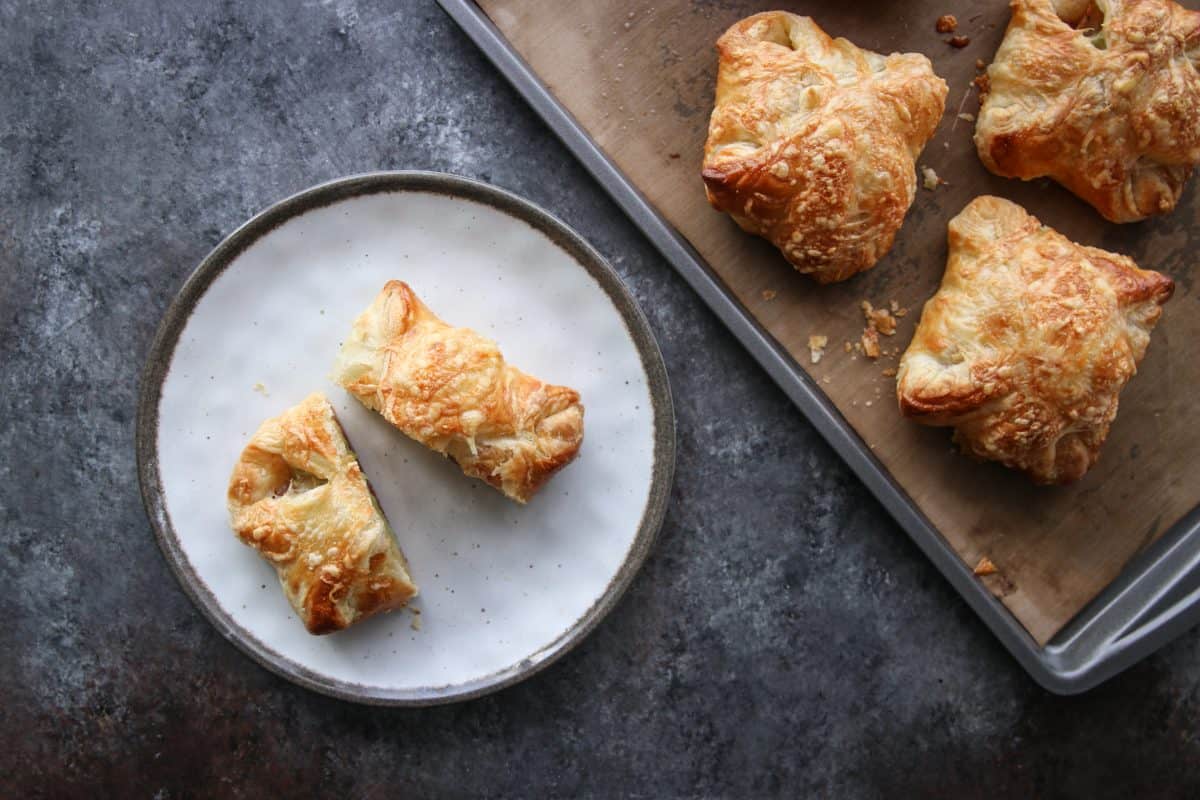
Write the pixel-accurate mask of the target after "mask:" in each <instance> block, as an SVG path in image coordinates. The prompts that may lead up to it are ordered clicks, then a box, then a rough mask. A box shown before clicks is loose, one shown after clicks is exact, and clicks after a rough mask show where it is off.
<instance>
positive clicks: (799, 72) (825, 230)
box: [701, 11, 947, 283]
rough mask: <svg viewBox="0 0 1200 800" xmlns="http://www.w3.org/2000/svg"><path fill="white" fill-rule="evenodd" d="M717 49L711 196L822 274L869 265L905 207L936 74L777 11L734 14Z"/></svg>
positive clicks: (913, 58) (934, 102)
mask: <svg viewBox="0 0 1200 800" xmlns="http://www.w3.org/2000/svg"><path fill="white" fill-rule="evenodd" d="M717 51H718V62H717V96H716V105H715V107H714V108H713V112H712V119H711V120H710V122H709V128H708V141H707V142H706V143H705V145H704V166H703V171H702V173H701V174H702V177H703V179H704V186H705V190H706V191H707V193H708V199H709V202H710V203H711V204H712V205H713V207H714V208H716V209H718V210H719V211H724V212H727V213H728V214H729V215H730V216H732V217H733V219H734V220H735V221H736V222H737V224H738V225H740V226H741V227H742V229H743V230H745V231H747V232H749V233H753V234H757V235H759V236H762V237H763V238H765V239H767V240H768V241H770V242H771V243H772V244H773V245H775V246H776V247H778V248H779V249H780V250H781V251H782V252H783V255H784V257H785V258H787V260H788V261H789V262H791V264H792V265H793V266H794V267H795V268H796V269H797V270H799V271H800V272H803V273H805V274H807V275H810V276H812V277H813V278H814V279H815V280H817V281H818V282H820V283H830V282H832V281H841V280H845V279H846V278H849V277H850V276H852V275H854V274H856V273H858V272H861V271H862V270H865V269H869V268H870V267H872V266H874V265H875V263H876V262H877V261H878V260H879V259H880V258H882V257H883V256H884V254H885V253H887V252H888V250H890V249H891V247H892V242H893V240H894V239H895V237H896V231H898V230H899V229H900V226H901V224H903V222H904V216H905V214H906V213H907V212H908V208H909V206H911V205H912V202H913V197H914V195H915V193H916V186H917V179H916V158H917V156H918V155H919V154H920V152H921V149H922V148H923V147H924V146H925V143H926V142H927V141H929V138H930V137H931V136H932V135H933V132H934V129H935V128H936V127H937V124H938V121H939V120H940V119H941V117H942V111H943V109H944V107H945V103H946V92H947V88H946V82H945V81H943V80H942V79H941V78H939V77H938V76H937V75H935V74H934V72H933V67H932V65H931V64H930V62H929V59H928V58H926V57H925V56H923V55H919V54H916V53H892V54H891V55H888V56H884V55H880V54H878V53H872V52H871V51H869V50H863V49H860V48H858V47H855V46H854V45H853V44H852V43H850V42H848V41H847V40H845V39H831V38H830V37H829V36H828V35H827V34H826V33H825V31H823V30H821V28H820V27H818V26H817V24H816V23H815V22H813V21H812V20H811V19H809V18H808V17H801V16H797V15H795V14H790V13H788V12H786V11H770V12H767V13H763V14H755V15H754V16H752V17H747V18H746V19H744V20H742V21H741V22H738V23H736V24H735V25H733V27H731V28H730V29H729V30H727V31H726V32H725V33H724V35H722V36H721V38H720V39H718V40H717Z"/></svg>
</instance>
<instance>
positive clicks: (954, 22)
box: [934, 14, 958, 33]
mask: <svg viewBox="0 0 1200 800" xmlns="http://www.w3.org/2000/svg"><path fill="white" fill-rule="evenodd" d="M934 28H935V29H937V32H938V33H954V32H955V31H956V30H958V18H957V17H956V16H954V15H953V14H942V15H941V16H940V17H938V19H937V23H936V24H935V25H934Z"/></svg>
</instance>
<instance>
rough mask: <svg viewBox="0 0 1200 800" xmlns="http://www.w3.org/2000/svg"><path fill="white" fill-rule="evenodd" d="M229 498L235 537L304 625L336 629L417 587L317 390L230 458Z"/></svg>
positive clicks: (395, 604)
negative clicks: (264, 566) (261, 562)
mask: <svg viewBox="0 0 1200 800" xmlns="http://www.w3.org/2000/svg"><path fill="white" fill-rule="evenodd" d="M228 504H229V514H230V517H231V519H232V522H233V529H234V531H235V532H236V533H237V535H238V538H240V539H241V540H242V541H243V542H245V543H246V544H248V545H250V546H251V547H253V548H255V549H257V550H258V551H259V553H260V554H261V555H262V556H263V558H265V559H267V560H268V561H269V562H271V564H272V565H273V566H274V567H275V571H276V572H277V573H278V575H279V582H280V583H281V584H282V585H283V591H284V594H286V595H287V598H288V601H289V602H290V603H291V604H292V607H293V608H294V609H295V610H296V614H297V615H299V617H300V619H301V620H302V621H303V622H304V626H305V627H306V628H308V631H309V633H329V632H331V631H337V630H341V629H343V628H346V627H348V626H350V625H353V624H354V623H355V622H358V621H360V620H363V619H366V618H367V617H369V616H371V615H372V614H377V613H379V612H381V611H389V610H392V609H395V608H399V607H401V606H403V605H404V604H405V603H407V602H408V601H409V600H410V599H411V598H412V597H413V596H414V595H416V593H417V587H416V586H415V585H414V584H413V582H412V580H411V579H410V578H409V576H408V563H407V562H406V561H405V559H404V554H403V553H401V552H400V548H399V546H398V545H397V544H396V540H395V537H394V536H393V535H392V530H391V528H390V527H389V526H388V523H387V520H386V519H384V516H383V512H382V511H381V510H380V508H379V505H378V503H377V502H376V501H375V496H374V495H373V494H372V492H371V487H370V486H369V485H368V484H367V479H366V477H365V476H364V475H363V473H362V469H360V468H359V465H358V460H357V459H356V458H355V456H354V453H352V452H351V451H350V447H349V445H348V444H347V442H346V436H345V434H344V433H343V432H342V428H341V425H339V424H338V421H337V418H336V417H335V416H334V413H333V408H332V407H331V406H330V405H329V401H328V400H327V399H325V396H324V395H322V394H319V393H318V394H312V395H309V396H308V397H307V398H306V399H305V400H304V401H303V402H302V403H300V404H299V405H297V406H294V407H293V408H290V409H288V410H287V411H285V412H283V413H282V414H280V415H279V416H278V417H275V418H273V419H269V420H267V421H266V422H264V423H263V424H262V426H260V427H259V429H258V431H257V432H256V433H255V434H254V436H253V438H251V440H250V443H249V444H248V445H246V449H245V450H243V451H242V455H241V458H239V459H238V462H237V464H236V465H235V466H234V469H233V476H232V477H231V478H230V481H229V492H228Z"/></svg>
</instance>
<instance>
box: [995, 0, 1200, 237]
mask: <svg viewBox="0 0 1200 800" xmlns="http://www.w3.org/2000/svg"><path fill="white" fill-rule="evenodd" d="M1197 58H1200V12H1196V11H1188V10H1187V9H1185V8H1183V7H1181V6H1179V5H1178V4H1176V3H1173V2H1170V0H1095V1H1094V2H1093V1H1092V0H1012V19H1011V21H1010V22H1009V25H1008V31H1007V32H1006V33H1005V36H1004V41H1003V43H1001V45H1000V49H999V51H998V52H997V53H996V58H995V61H994V62H993V63H992V65H991V66H990V67H989V68H988V72H987V75H988V85H989V87H990V88H989V91H988V92H987V94H986V97H984V99H983V106H982V108H981V109H980V112H979V119H978V123H977V125H976V128H975V145H976V148H977V149H978V150H979V157H980V158H981V159H982V160H983V163H984V165H986V166H987V168H988V169H989V170H991V171H992V172H994V173H996V174H997V175H1002V176H1004V177H1009V178H1021V179H1024V180H1032V179H1033V178H1038V177H1042V176H1049V177H1051V178H1053V179H1054V180H1056V181H1058V182H1059V183H1061V184H1062V185H1063V186H1065V187H1066V188H1068V189H1070V190H1071V191H1072V192H1074V193H1075V194H1076V195H1078V196H1079V197H1080V198H1082V199H1083V200H1085V201H1087V202H1088V203H1090V204H1092V205H1093V206H1094V207H1095V208H1096V210H1097V211H1099V212H1100V214H1102V215H1103V216H1104V217H1105V218H1106V219H1109V220H1111V221H1113V222H1134V221H1136V220H1140V219H1144V218H1145V217H1148V216H1151V215H1153V214H1161V213H1165V212H1167V211H1170V210H1171V209H1173V208H1174V207H1175V204H1176V202H1178V200H1179V196H1180V194H1181V193H1182V192H1183V186H1184V183H1185V182H1186V181H1187V179H1188V176H1189V175H1190V174H1191V172H1192V168H1193V167H1194V166H1195V165H1196V164H1198V163H1200V76H1198V75H1197V72H1196V63H1195V59H1197Z"/></svg>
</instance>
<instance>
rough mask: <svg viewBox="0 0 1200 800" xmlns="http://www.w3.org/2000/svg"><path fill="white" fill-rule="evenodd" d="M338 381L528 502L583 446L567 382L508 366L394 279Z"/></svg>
mask: <svg viewBox="0 0 1200 800" xmlns="http://www.w3.org/2000/svg"><path fill="white" fill-rule="evenodd" d="M334 379H335V380H336V381H337V382H338V383H339V384H341V385H342V386H344V387H345V388H346V389H347V390H348V391H349V392H350V393H351V394H353V395H354V396H355V397H357V398H358V399H359V400H361V401H362V403H363V404H364V405H366V406H367V407H368V408H372V409H374V410H376V411H378V412H379V413H380V414H382V415H383V416H384V418H385V419H387V420H388V421H389V422H391V423H392V424H393V425H395V426H396V427H397V428H399V429H400V430H401V431H403V432H404V433H405V434H407V435H408V436H410V437H412V438H413V439H416V440H417V441H418V442H421V443H422V444H424V445H426V446H427V447H429V448H431V449H433V450H436V451H437V452H439V453H443V454H445V455H447V456H449V457H450V458H452V459H454V461H455V462H457V463H458V465H459V466H460V467H462V470H463V472H465V473H466V474H468V475H471V476H473V477H476V478H481V479H482V480H484V481H487V482H488V483H489V484H491V485H492V486H494V487H496V488H497V489H499V490H500V491H502V492H504V494H505V495H507V496H508V497H510V498H512V499H513V500H516V501H517V502H520V503H524V502H526V501H528V500H529V498H530V497H532V496H533V494H534V492H536V491H537V490H538V488H539V487H541V486H542V484H543V483H545V482H546V480H548V479H549V478H550V476H551V475H553V474H554V473H555V472H556V471H558V470H559V469H561V468H562V467H564V466H566V465H567V464H568V463H569V462H570V461H571V460H572V459H574V458H575V456H576V454H577V453H578V452H579V446H580V444H582V442H583V405H582V404H580V402H579V394H578V393H577V392H576V391H575V390H574V389H569V388H567V387H566V386H554V385H552V384H548V383H543V382H542V381H540V380H538V379H537V378H534V377H532V376H530V375H526V374H525V373H524V372H522V371H521V370H519V369H517V368H516V367H514V366H512V365H510V364H508V363H506V362H505V360H504V357H503V356H502V355H501V354H500V350H499V348H498V347H497V346H496V343H495V342H493V341H491V340H490V339H486V338H484V337H483V336H480V335H479V334H478V333H475V332H474V331H472V330H470V329H469V328H455V327H452V326H450V325H447V324H446V323H445V322H443V321H442V320H440V319H439V318H438V317H437V315H436V314H434V313H433V312H432V311H430V310H429V308H428V307H426V305H425V304H424V303H422V302H421V301H420V299H419V298H418V297H417V296H416V295H415V294H414V293H413V291H412V289H411V288H409V286H408V284H406V283H403V282H401V281H389V282H388V283H387V285H386V286H384V287H383V291H381V292H380V293H379V295H378V296H377V297H376V298H375V301H374V302H373V303H372V304H371V306H370V308H368V309H367V310H366V311H365V312H363V313H362V314H361V315H360V316H359V317H358V319H356V320H355V321H354V328H353V330H352V331H351V332H350V336H349V338H348V339H347V340H346V342H345V344H344V345H343V346H342V350H341V352H340V353H339V355H338V361H337V364H336V365H335V367H334Z"/></svg>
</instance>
